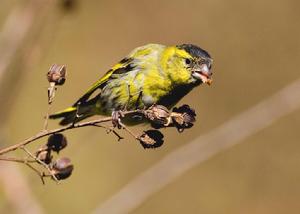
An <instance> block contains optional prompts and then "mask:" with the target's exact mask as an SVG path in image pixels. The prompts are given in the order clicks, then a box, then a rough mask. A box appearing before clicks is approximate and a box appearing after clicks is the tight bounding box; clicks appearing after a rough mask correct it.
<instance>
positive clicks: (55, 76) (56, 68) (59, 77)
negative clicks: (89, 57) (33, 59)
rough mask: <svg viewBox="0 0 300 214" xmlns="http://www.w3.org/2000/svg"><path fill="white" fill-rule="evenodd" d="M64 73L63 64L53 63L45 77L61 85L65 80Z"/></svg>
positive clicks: (65, 71) (64, 67)
mask: <svg viewBox="0 0 300 214" xmlns="http://www.w3.org/2000/svg"><path fill="white" fill-rule="evenodd" d="M66 73H67V69H66V66H65V65H57V64H53V65H52V66H51V67H50V69H49V71H48V73H47V79H48V81H49V82H50V83H55V85H63V84H64V83H65V81H66Z"/></svg>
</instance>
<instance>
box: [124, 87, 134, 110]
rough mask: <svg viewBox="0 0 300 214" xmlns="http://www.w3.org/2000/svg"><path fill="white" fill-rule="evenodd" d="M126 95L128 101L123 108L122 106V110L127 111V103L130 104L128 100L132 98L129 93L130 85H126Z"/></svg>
mask: <svg viewBox="0 0 300 214" xmlns="http://www.w3.org/2000/svg"><path fill="white" fill-rule="evenodd" d="M127 94H128V101H127V103H126V104H125V106H124V109H123V110H125V111H126V110H127V107H128V106H129V103H130V100H131V98H132V95H131V93H130V85H128V84H127Z"/></svg>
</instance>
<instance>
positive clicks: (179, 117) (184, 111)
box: [171, 105, 196, 132]
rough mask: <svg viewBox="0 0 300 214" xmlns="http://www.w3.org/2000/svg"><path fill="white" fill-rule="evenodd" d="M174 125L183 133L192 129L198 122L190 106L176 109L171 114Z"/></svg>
mask: <svg viewBox="0 0 300 214" xmlns="http://www.w3.org/2000/svg"><path fill="white" fill-rule="evenodd" d="M171 117H172V119H173V123H174V124H175V126H176V128H177V129H178V131H180V132H182V131H183V130H184V129H186V128H191V127H192V126H193V125H194V122H195V121H196V113H195V110H194V109H192V108H191V107H189V106H188V105H183V106H181V107H179V108H174V109H173V112H172V113H171Z"/></svg>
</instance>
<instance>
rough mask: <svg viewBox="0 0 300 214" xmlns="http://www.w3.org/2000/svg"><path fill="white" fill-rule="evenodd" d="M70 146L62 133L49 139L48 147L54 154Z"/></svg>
mask: <svg viewBox="0 0 300 214" xmlns="http://www.w3.org/2000/svg"><path fill="white" fill-rule="evenodd" d="M67 145H68V142H67V138H66V137H65V136H64V135H63V134H60V133H57V134H53V135H51V136H50V137H49V138H48V142H47V147H48V148H49V149H51V150H52V151H54V152H57V153H58V152H59V151H60V150H62V149H64V148H65V147H66V146H67Z"/></svg>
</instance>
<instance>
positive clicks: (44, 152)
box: [35, 146, 53, 164]
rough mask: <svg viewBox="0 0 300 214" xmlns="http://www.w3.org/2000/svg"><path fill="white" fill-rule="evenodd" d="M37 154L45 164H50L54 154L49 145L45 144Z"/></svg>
mask: <svg viewBox="0 0 300 214" xmlns="http://www.w3.org/2000/svg"><path fill="white" fill-rule="evenodd" d="M35 156H36V157H37V158H38V159H39V160H40V161H42V162H44V163H45V164H49V163H51V161H52V158H53V157H52V155H51V150H50V149H48V147H46V146H43V147H41V148H40V149H39V150H38V151H37V152H36V153H35Z"/></svg>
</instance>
